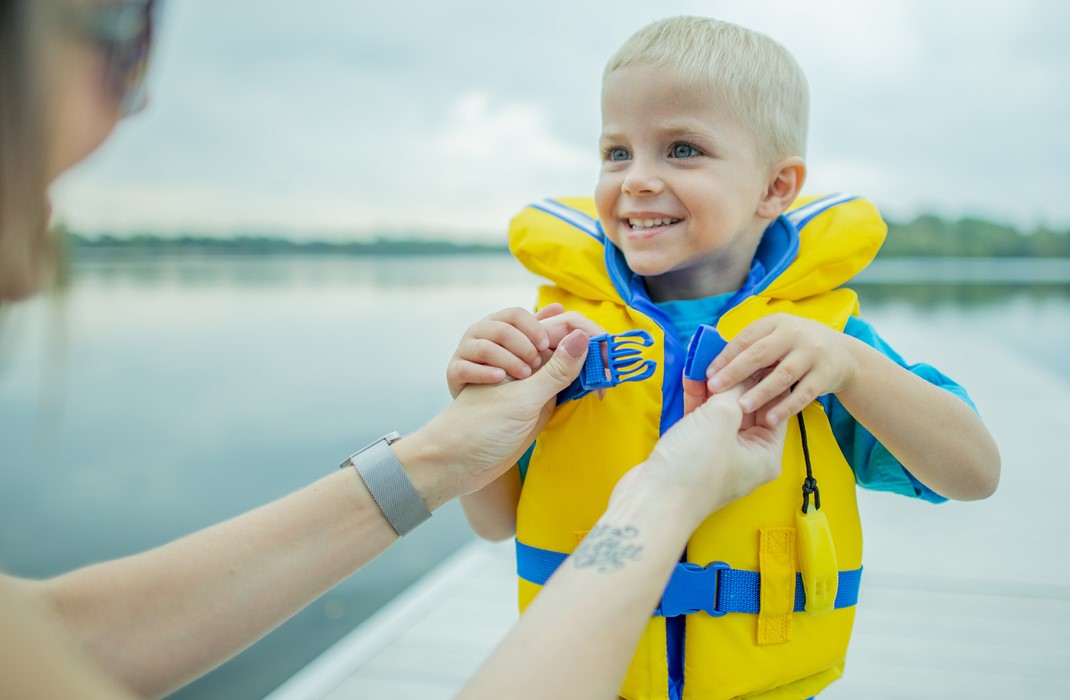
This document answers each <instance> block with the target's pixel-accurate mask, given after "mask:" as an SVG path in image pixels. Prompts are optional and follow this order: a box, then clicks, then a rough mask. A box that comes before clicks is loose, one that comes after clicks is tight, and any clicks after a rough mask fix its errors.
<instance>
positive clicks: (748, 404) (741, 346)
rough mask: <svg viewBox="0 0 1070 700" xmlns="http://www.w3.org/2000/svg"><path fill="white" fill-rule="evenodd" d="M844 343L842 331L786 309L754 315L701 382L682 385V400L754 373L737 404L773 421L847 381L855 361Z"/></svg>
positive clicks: (724, 387) (846, 341)
mask: <svg viewBox="0 0 1070 700" xmlns="http://www.w3.org/2000/svg"><path fill="white" fill-rule="evenodd" d="M850 343H851V339H850V338H849V337H848V336H845V335H844V334H843V333H839V332H837V331H834V330H832V329H831V328H829V327H828V326H825V325H822V324H820V323H818V322H816V321H811V320H810V319H806V318H800V317H799V316H792V315H790V314H773V315H772V316H766V317H765V318H760V319H758V320H757V321H755V322H754V323H752V324H750V325H749V326H747V327H746V328H744V329H743V331H742V332H740V333H739V335H737V336H736V337H735V338H734V339H733V340H732V342H730V343H729V344H728V345H727V347H725V349H724V350H722V351H721V354H720V355H718V356H717V359H715V360H714V361H713V364H711V365H710V368H709V369H708V370H707V372H706V377H707V381H706V384H705V386H704V387H703V386H702V385H701V383H697V382H696V383H692V385H690V386H685V405H691V404H694V405H697V404H698V403H700V401H699V398H701V396H700V395H701V394H703V393H705V392H708V393H709V394H715V393H719V392H722V391H725V390H727V389H730V388H732V387H734V386H736V385H737V384H739V383H740V382H742V381H744V380H746V379H747V378H749V377H755V376H756V375H757V376H758V381H757V383H756V384H755V385H754V386H753V387H751V388H749V389H748V390H747V391H745V392H744V394H743V396H742V397H740V399H739V405H740V406H741V407H742V408H743V411H744V412H746V413H754V412H760V413H761V414H762V415H763V417H764V422H765V423H766V424H767V425H776V424H777V423H779V422H781V421H785V420H787V419H788V418H790V417H791V416H793V415H795V414H796V413H798V412H800V411H802V410H803V409H804V408H806V407H807V406H808V405H810V403H811V402H812V401H813V400H814V399H816V398H817V397H818V396H822V395H824V394H835V393H838V392H840V391H842V390H843V389H844V388H845V387H846V386H847V385H848V384H849V383H850V382H851V380H852V379H853V378H854V376H855V374H856V372H857V370H858V364H857V362H856V361H855V357H854V355H853V354H852V353H851V351H850ZM694 384H699V386H697V387H696V386H694Z"/></svg>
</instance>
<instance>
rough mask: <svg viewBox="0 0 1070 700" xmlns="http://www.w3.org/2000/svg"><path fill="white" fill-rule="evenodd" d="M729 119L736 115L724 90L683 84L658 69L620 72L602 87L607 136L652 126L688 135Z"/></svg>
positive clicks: (644, 67) (630, 68) (634, 68)
mask: <svg viewBox="0 0 1070 700" xmlns="http://www.w3.org/2000/svg"><path fill="white" fill-rule="evenodd" d="M726 117H731V118H735V114H734V112H733V110H732V109H731V108H730V106H729V104H728V102H727V101H726V100H725V99H724V98H723V96H722V93H721V91H720V90H717V89H715V88H714V86H711V85H706V84H702V83H696V82H695V81H685V80H682V79H680V78H679V77H677V76H675V75H673V73H672V71H670V70H668V69H662V68H659V67H658V66H650V65H636V66H626V67H623V68H619V69H617V70H615V71H613V72H611V73H609V74H608V75H606V77H605V80H604V81H603V84H602V131H603V134H609V133H612V132H614V131H617V130H621V129H626V128H628V127H630V126H633V125H635V124H643V125H645V126H651V125H652V122H656V123H657V127H658V129H659V130H660V131H667V132H674V131H679V132H681V133H686V132H692V131H696V130H702V129H703V128H704V127H709V126H710V124H711V123H712V122H716V121H721V120H723V119H725V118H726Z"/></svg>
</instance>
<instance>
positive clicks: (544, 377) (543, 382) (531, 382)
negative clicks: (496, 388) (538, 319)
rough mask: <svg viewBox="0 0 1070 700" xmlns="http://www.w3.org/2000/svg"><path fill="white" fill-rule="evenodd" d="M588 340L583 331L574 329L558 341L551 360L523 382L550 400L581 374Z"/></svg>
mask: <svg viewBox="0 0 1070 700" xmlns="http://www.w3.org/2000/svg"><path fill="white" fill-rule="evenodd" d="M587 340H588V339H587V334H586V333H584V332H583V331H581V330H575V331H572V332H571V333H569V334H568V335H567V336H565V337H564V339H563V340H562V341H561V342H560V343H558V345H557V349H556V350H554V354H553V355H551V356H550V359H549V361H547V363H546V364H545V365H543V367H542V368H541V369H539V371H538V372H536V373H535V374H533V375H532V376H531V377H529V378H528V379H525V380H524V381H523V382H522V383H523V384H524V385H525V386H531V387H533V388H534V389H535V390H536V391H539V392H541V393H544V394H545V396H544V397H541V398H542V399H543V400H549V399H550V398H551V397H552V396H554V395H556V394H557V393H558V392H559V391H561V390H562V389H564V388H565V387H566V386H568V385H569V384H571V383H572V382H573V380H574V379H576V377H578V376H580V369H581V368H582V367H583V361H584V359H586V358H587Z"/></svg>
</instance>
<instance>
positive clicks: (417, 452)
mask: <svg viewBox="0 0 1070 700" xmlns="http://www.w3.org/2000/svg"><path fill="white" fill-rule="evenodd" d="M586 348H587V338H586V336H585V335H584V334H583V333H582V332H576V333H575V334H574V335H570V336H569V337H567V338H565V339H564V341H563V342H562V343H561V347H560V348H558V350H557V352H555V353H554V355H553V356H552V357H551V359H550V361H549V362H548V363H547V364H546V366H545V367H543V368H542V369H540V370H539V371H538V372H536V373H535V374H534V375H533V376H532V377H531V378H529V379H527V380H524V381H519V382H511V383H507V384H502V385H497V386H485V387H472V388H470V389H467V390H465V391H464V392H463V393H462V394H461V396H460V397H459V398H458V399H457V400H456V401H454V402H453V403H452V404H451V405H450V406H449V407H448V408H447V409H446V410H445V411H444V412H443V413H441V414H440V415H439V416H437V417H436V418H435V419H434V420H432V421H431V422H430V423H429V424H428V425H427V426H425V427H424V428H422V429H421V430H419V431H418V432H416V433H414V434H413V435H410V436H407V437H405V438H402V439H401V440H400V441H399V442H397V443H395V444H394V445H393V446H392V448H391V449H393V450H394V453H395V455H396V456H397V458H398V460H399V461H400V462H401V464H402V465H404V468H405V470H406V472H407V474H408V475H409V477H410V479H411V480H412V482H413V484H414V486H415V487H416V489H417V491H418V492H419V493H420V495H421V496H422V497H423V499H424V501H425V503H426V505H427V507H428V508H429V509H431V510H434V509H435V508H437V507H438V506H440V505H441V504H443V503H445V502H446V501H447V500H450V499H451V498H454V497H456V496H458V495H461V494H464V493H469V492H471V491H474V490H477V489H479V488H482V487H483V486H485V485H486V484H487V483H489V482H490V481H492V480H493V479H495V478H496V477H497V476H499V475H500V474H501V470H502V468H503V467H502V466H501V465H505V464H513V463H514V462H515V461H516V459H517V458H518V457H519V456H520V454H521V453H522V452H523V450H524V449H525V448H526V447H527V446H528V445H529V444H531V441H532V440H533V439H534V435H535V434H537V432H538V430H539V429H540V428H541V426H542V425H544V424H545V420H547V419H548V417H549V414H550V412H551V411H552V408H553V397H554V396H556V394H557V392H558V391H560V390H561V389H563V388H564V387H565V386H567V385H568V384H569V382H571V381H572V379H573V378H575V376H576V375H577V374H578V373H579V369H580V367H581V365H582V363H583V358H584V356H585V354H586ZM570 353H575V356H573V355H572V354H570ZM396 537H397V535H396V533H395V532H394V530H393V528H392V527H391V526H390V524H389V522H388V521H387V520H386V518H385V517H384V516H383V514H382V512H381V511H380V510H379V508H378V506H376V504H375V502H374V500H373V499H372V498H371V496H370V494H369V493H368V491H367V489H366V488H365V487H364V485H363V483H362V482H361V480H360V478H359V477H358V476H357V475H356V473H355V472H354V470H353V469H345V470H334V472H333V473H331V474H330V475H329V476H326V477H324V478H322V479H320V480H319V481H317V482H315V483H314V484H312V485H310V486H308V487H306V488H304V489H302V490H300V491H298V492H296V493H294V494H291V495H289V496H286V497H285V498H282V499H280V500H278V501H275V502H274V503H270V504H268V505H265V506H263V507H261V508H258V509H256V510H254V511H251V512H249V513H246V514H244V515H241V516H238V517H236V518H233V519H231V520H228V521H226V522H224V523H221V524H219V525H216V526H214V527H210V528H207V529H205V530H202V531H200V532H198V533H195V534H193V535H190V536H188V537H185V538H183V539H180V540H178V541H176V542H172V543H171V544H168V545H165V546H163V547H159V548H157V549H154V550H152V551H149V552H145V553H143V554H138V555H135V556H131V557H127V558H125V559H120V560H117V561H112V562H107V563H104V564H97V565H95V566H90V567H87V568H85V569H82V570H79V571H75V572H72V573H70V574H67V575H65V576H60V577H58V578H56V579H52V580H49V581H39V582H33V581H19V580H16V579H12V578H10V577H2V579H0V593H2V592H3V591H5V590H18V591H21V595H22V596H23V597H24V598H25V600H27V601H29V602H30V608H31V609H32V610H39V611H44V612H43V613H41V614H31V617H30V618H29V619H28V622H27V624H29V625H31V627H40V628H42V629H43V628H45V627H47V626H48V625H49V624H50V623H49V622H48V620H49V619H53V620H54V622H55V626H56V627H58V628H60V629H61V630H62V633H61V636H66V637H67V638H69V640H70V641H71V642H72V645H73V647H75V648H78V649H80V650H81V651H82V653H84V654H85V655H86V656H87V657H88V659H89V661H90V662H92V663H93V664H94V665H95V666H96V667H97V668H99V669H100V670H102V671H103V672H104V673H105V674H106V675H107V676H109V677H111V678H112V679H114V681H115V682H117V683H118V684H120V685H122V686H125V687H126V688H129V689H130V690H132V691H133V692H135V693H136V694H138V695H140V696H145V697H152V696H159V695H162V694H164V693H166V692H168V691H170V690H172V689H174V688H176V687H178V686H180V685H182V684H184V683H187V682H189V681H190V680H192V679H194V678H196V677H197V676H199V675H201V674H203V673H205V672H207V671H208V670H210V669H212V668H214V667H215V666H217V665H218V664H220V663H222V662H223V661H225V660H226V659H227V658H229V657H230V656H232V655H234V654H236V653H237V652H239V651H241V650H242V649H244V648H245V647H246V646H248V645H249V644H251V643H252V642H254V641H256V640H257V639H259V638H260V637H261V636H263V635H264V634H266V633H267V632H269V631H270V630H271V629H273V628H274V627H275V626H277V625H278V624H279V623H281V622H282V621H283V620H285V619H286V618H287V617H289V616H290V615H292V614H293V613H295V612H296V611H297V610H299V609H301V608H302V607H304V606H305V605H307V604H308V603H309V602H311V601H312V600H313V599H315V598H316V597H317V596H319V595H320V594H322V593H323V592H324V591H326V590H327V589H328V588H330V587H331V586H332V585H334V584H335V583H337V582H338V581H340V580H342V579H343V578H345V577H346V576H348V575H349V574H350V573H352V572H353V571H355V570H356V569H358V568H360V566H362V565H363V564H364V563H366V562H368V561H369V560H371V559H372V558H373V557H375V556H376V555H378V554H379V553H380V552H382V551H383V550H384V549H386V548H387V547H388V546H389V545H390V544H391V543H392V542H393V541H394V540H395V539H396ZM15 635H16V633H15V632H14V631H13V630H12V629H9V628H8V627H6V626H0V647H6V646H9V645H17V644H19V638H18V637H17V636H15ZM44 658H46V659H47V658H48V656H47V653H46V655H45V657H44ZM0 661H4V663H5V665H6V660H3V659H0ZM54 664H55V665H56V666H57V667H58V666H63V667H64V668H66V659H65V658H64V657H61V655H59V654H58V653H56V654H54ZM41 668H42V671H41V673H42V676H48V675H50V674H49V672H48V668H49V665H48V664H47V663H45V664H43V665H42V667H41ZM46 682H49V681H48V680H47V679H45V678H42V683H46ZM7 684H8V680H6V674H0V697H4V698H7V697H19V696H18V695H17V694H12V692H11V691H10V687H9V686H8V685H7ZM43 687H44V686H43ZM48 697H70V695H69V694H64V693H56V694H54V695H50V696H48Z"/></svg>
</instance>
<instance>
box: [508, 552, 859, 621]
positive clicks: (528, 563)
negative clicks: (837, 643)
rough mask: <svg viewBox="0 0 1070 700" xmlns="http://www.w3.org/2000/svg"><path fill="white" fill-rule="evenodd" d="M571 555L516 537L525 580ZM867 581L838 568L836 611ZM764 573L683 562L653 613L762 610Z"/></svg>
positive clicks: (540, 578)
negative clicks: (762, 580)
mask: <svg viewBox="0 0 1070 700" xmlns="http://www.w3.org/2000/svg"><path fill="white" fill-rule="evenodd" d="M567 557H568V555H567V554H563V553H561V552H553V551H550V550H548V549H539V548H538V547H532V546H530V545H526V544H524V543H523V542H521V541H520V540H517V541H516V571H517V575H519V576H520V578H522V579H524V580H525V581H530V582H531V583H534V584H537V585H540V586H542V585H545V584H546V582H547V581H548V580H549V578H550V576H551V575H552V574H553V573H554V571H556V570H557V568H558V567H559V566H561V564H562V563H563V562H564V561H565V559H566V558H567ZM861 582H862V569H861V568H859V569H853V570H850V571H841V572H839V585H838V588H837V592H836V604H835V607H836V609H839V608H849V607H852V606H854V605H857V604H858V588H859V585H860V584H861ZM760 591H761V573H759V572H757V571H745V570H743V569H733V568H731V567H729V566H728V564H725V563H724V562H713V563H712V564H709V565H707V566H699V565H698V564H692V563H690V562H680V563H678V564H677V565H676V568H674V569H673V572H672V576H671V577H670V578H669V584H668V585H667V586H666V587H665V592H664V593H662V596H661V602H660V603H658V607H657V609H656V610H655V611H654V614H655V615H657V616H660V617H676V616H677V615H690V614H692V613H697V612H699V611H703V612H706V613H708V614H709V615H711V616H712V617H721V616H722V615H727V614H728V613H749V614H752V615H756V614H758V612H759V611H760V609H761V605H760V602H759V601H760V599H761V597H760ZM805 608H806V593H805V591H804V589H803V583H802V574H800V573H798V572H796V574H795V606H794V609H795V612H803V611H804V610H805Z"/></svg>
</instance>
